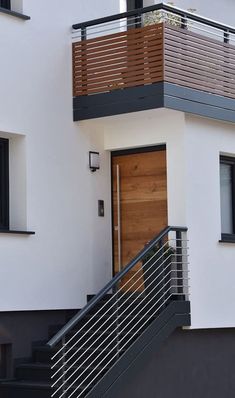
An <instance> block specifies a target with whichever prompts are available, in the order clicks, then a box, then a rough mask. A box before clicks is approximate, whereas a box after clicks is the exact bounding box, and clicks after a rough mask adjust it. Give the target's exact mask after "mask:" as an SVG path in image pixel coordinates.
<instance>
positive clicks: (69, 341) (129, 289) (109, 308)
mask: <svg viewBox="0 0 235 398" xmlns="http://www.w3.org/2000/svg"><path fill="white" fill-rule="evenodd" d="M168 250H169V249H168ZM166 253H167V251H166V252H165V253H164V254H163V255H162V256H164V255H165V254H166ZM157 254H158V252H157V253H155V254H154V255H153V256H152V257H151V258H150V259H149V260H148V261H147V262H146V263H145V264H143V267H142V268H144V267H146V266H147V265H148V263H149V262H150V261H152V259H153V258H154V257H155V256H156V255H157ZM162 256H161V257H162ZM161 257H160V258H161ZM160 258H158V259H157V261H159V259H160ZM167 259H168V258H167ZM167 259H165V260H164V261H167ZM163 263H164V262H163ZM163 263H161V264H160V265H159V266H158V268H156V269H155V270H154V271H153V273H155V272H156V271H157V270H158V269H159V268H160V267H161V266H162V264H163ZM154 265H155V263H153V264H152V265H151V266H150V268H149V270H150V269H151V268H153V267H154ZM149 270H148V271H149ZM139 272H142V269H141V268H140V269H139V270H138V271H137V272H136V273H135V274H134V275H133V276H132V277H131V278H130V279H129V280H128V281H127V282H126V283H125V285H123V286H122V289H123V288H124V287H125V286H126V285H127V284H129V283H130V281H131V280H132V279H133V278H134V277H136V275H137V274H138V273H139ZM151 275H152V274H151ZM151 275H150V276H149V277H148V278H147V279H146V280H145V282H146V281H147V280H148V279H149V278H150V277H151ZM141 279H143V275H141V276H140V277H139V278H138V279H137V280H136V281H135V283H134V284H132V285H131V286H130V287H129V288H128V290H126V291H125V292H124V294H123V295H122V297H121V299H123V296H124V295H126V294H127V293H128V292H129V291H131V290H132V288H133V287H134V285H136V284H137V283H138V281H140V280H141ZM145 282H143V283H142V284H141V285H140V286H142V285H143V284H144V283H145ZM118 294H119V292H117V293H115V294H114V295H113V297H111V298H110V299H109V301H113V298H115V297H116V296H117V295H118ZM134 294H135V292H132V294H131V295H130V296H129V295H128V297H127V299H126V300H125V301H122V303H121V305H120V306H119V307H118V309H117V310H120V308H121V307H123V305H124V304H125V303H126V302H127V301H128V300H130V298H131V297H132V296H133V295H134ZM109 301H107V303H105V305H104V306H103V307H101V308H100V309H99V310H98V311H97V312H96V313H95V314H93V315H92V317H91V318H90V320H89V321H88V322H87V323H85V325H83V326H82V328H81V329H79V330H78V331H77V332H76V333H75V334H74V336H72V337H71V338H70V339H69V340H68V341H67V342H66V345H68V344H69V343H71V341H72V340H74V338H75V337H76V336H77V335H78V334H79V333H80V332H81V331H82V330H84V328H85V327H87V325H88V324H89V323H90V322H91V321H92V320H93V319H94V318H95V317H97V316H98V315H99V313H100V312H101V311H102V310H103V309H104V307H106V306H107V304H108V303H109ZM116 304H117V302H114V304H113V305H112V306H111V307H108V309H107V311H106V312H105V313H102V314H101V315H100V319H98V320H97V321H96V322H95V323H94V324H92V328H94V326H96V325H97V323H98V322H99V321H100V320H101V319H102V318H104V316H105V315H106V314H107V313H108V312H109V311H110V310H111V309H112V308H114V307H115V306H116ZM117 310H116V311H117ZM114 313H115V312H114ZM114 313H113V314H114ZM113 314H112V315H113ZM108 320H109V319H107V320H106V321H105V322H104V323H103V326H104V325H105V324H106V323H107V322H108ZM87 333H89V329H88V330H87V331H86V333H85V335H86V334H87ZM83 337H85V336H82V337H81V338H80V339H79V340H77V341H76V343H74V345H73V346H71V347H70V349H69V351H70V350H72V349H73V348H74V346H75V345H76V344H77V343H79V342H80V341H81V340H82V339H83ZM90 339H91V337H90ZM88 341H89V339H88V340H87V341H86V343H87V342H88ZM80 348H82V346H81V347H80ZM62 350H63V348H61V349H60V350H59V351H58V353H57V355H58V354H59V353H60V352H61V351H62ZM69 351H67V352H66V353H65V354H64V356H65V355H67V354H68V352H69ZM57 355H54V356H53V357H52V360H54V359H55V358H56V356H57ZM61 358H63V357H60V358H59V360H58V361H57V362H56V363H55V364H54V365H53V368H54V367H55V366H56V365H57V363H58V362H59V361H61Z"/></svg>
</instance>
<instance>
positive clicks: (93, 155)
mask: <svg viewBox="0 0 235 398" xmlns="http://www.w3.org/2000/svg"><path fill="white" fill-rule="evenodd" d="M89 167H90V170H91V171H92V172H94V171H96V170H99V168H100V154H99V152H92V151H90V152H89Z"/></svg>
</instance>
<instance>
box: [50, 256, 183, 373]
mask: <svg viewBox="0 0 235 398" xmlns="http://www.w3.org/2000/svg"><path fill="white" fill-rule="evenodd" d="M167 260H168V259H166V260H165V261H167ZM163 263H164V262H163ZM163 263H161V264H160V265H159V267H158V268H157V269H155V270H154V271H153V272H152V273H151V274H150V275H149V276H148V278H146V279H145V281H144V282H143V283H141V284H140V285H139V286H138V287H141V286H143V285H144V284H145V283H146V282H147V280H149V279H150V278H151V276H152V275H153V274H154V273H155V272H156V271H157V270H158V269H159V268H160V267H162V265H163ZM186 264H188V263H184V265H186ZM154 265H155V263H154V264H152V265H151V267H150V268H152V267H153V266H154ZM169 265H170V264H169ZM169 265H168V266H169ZM168 266H167V267H168ZM167 267H166V268H167ZM150 268H149V269H150ZM166 268H165V269H164V270H163V271H162V272H164V271H165V270H166ZM162 272H161V273H162ZM161 273H160V274H161ZM160 274H158V276H157V278H159V276H160ZM140 279H142V276H141V277H140V278H139V279H137V280H136V281H135V283H134V284H132V285H131V288H133V286H134V285H135V284H136V283H137V282H138V280H140ZM152 283H153V282H151V284H152ZM149 286H150V285H149ZM134 293H135V292H133V293H132V294H131V296H130V297H128V300H129V299H130V298H131V297H132V296H133V295H134ZM141 294H143V292H142V293H141ZM141 294H140V296H141ZM121 298H123V296H122V297H121ZM138 298H139V297H136V298H135V299H134V300H133V302H131V303H130V304H129V306H128V307H126V309H125V311H124V312H123V314H124V313H125V312H126V311H127V309H128V308H130V307H131V306H132V305H133V303H135V301H136V300H138ZM128 300H126V301H124V302H122V304H121V305H120V306H119V307H118V308H117V311H120V308H121V307H122V306H123V305H124V304H125V303H126V302H127V301H128ZM115 305H116V303H115ZM114 314H115V312H114V313H112V315H111V316H110V317H108V318H107V319H106V321H105V322H104V323H102V327H103V326H104V325H105V324H106V323H107V322H109V320H110V318H113V316H114ZM95 316H97V313H96V314H95ZM102 317H103V316H101V317H100V318H99V319H98V320H97V322H96V323H95V324H94V325H93V327H94V326H95V325H96V324H97V323H99V322H100V320H102ZM114 323H115V321H113V322H112V323H111V324H109V326H108V328H107V329H106V331H107V330H108V329H109V328H110V327H111V326H112V325H113V324H114ZM106 331H105V332H106ZM80 332H81V330H79V331H78V332H76V335H77V334H79V333H80ZM105 332H103V334H104V333H105ZM100 337H101V336H99V338H100ZM82 339H83V337H82V338H80V339H79V340H77V341H76V342H75V343H74V344H73V345H72V346H71V347H69V349H68V350H67V351H66V352H65V353H64V354H63V355H62V356H61V357H60V358H59V360H57V362H56V363H55V364H53V366H52V369H53V368H55V367H56V365H57V364H58V363H59V362H60V361H61V360H62V359H63V358H64V357H65V356H66V355H68V353H69V352H70V351H71V350H72V349H73V348H74V347H75V346H76V345H77V344H78V343H79V342H80V341H81V340H82ZM91 339H92V336H90V338H89V339H88V340H86V344H87V343H88V342H89V341H90V340H91ZM97 340H98V339H97ZM97 340H96V341H97ZM71 341H72V339H70V340H69V341H68V342H66V344H65V346H67V345H68V344H69V343H70V342H71ZM96 341H95V342H96ZM105 341H106V340H104V341H103V342H105ZM83 346H84V345H80V346H79V348H80V349H81V348H83ZM63 348H64V347H63ZM87 351H88V349H87V350H86V351H85V352H83V353H82V354H81V356H80V357H79V358H78V359H80V358H81V357H82V356H83V355H85V354H86V352H87ZM74 355H75V353H74V354H73V355H72V356H71V357H70V358H69V359H68V361H70V360H71V359H72V358H73V356H74ZM68 361H67V362H68ZM61 368H62V366H61ZM61 368H59V369H58V370H57V371H56V372H55V373H54V375H53V378H54V377H55V376H56V374H57V373H58V372H59V371H60V370H61Z"/></svg>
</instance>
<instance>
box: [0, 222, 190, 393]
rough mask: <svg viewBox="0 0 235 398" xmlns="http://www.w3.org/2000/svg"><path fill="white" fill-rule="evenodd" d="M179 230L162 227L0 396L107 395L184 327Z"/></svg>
mask: <svg viewBox="0 0 235 398" xmlns="http://www.w3.org/2000/svg"><path fill="white" fill-rule="evenodd" d="M187 262H188V260H187V239H186V228H177V227H167V228H166V229H165V230H164V231H162V233H161V234H159V235H158V236H157V237H155V238H154V239H153V240H152V241H151V242H149V244H148V245H147V246H146V247H145V248H144V249H143V250H142V251H141V252H140V253H139V254H138V255H137V256H136V257H135V258H134V259H133V261H132V262H131V263H129V264H128V265H127V266H126V267H125V268H124V269H123V270H122V271H121V272H120V273H119V274H117V275H116V276H115V277H114V278H113V279H112V281H111V282H109V283H108V284H107V286H106V287H105V288H104V289H103V290H102V291H101V292H100V293H99V294H98V295H96V296H94V297H93V298H91V299H90V300H89V301H88V303H87V305H86V306H85V307H84V308H83V309H82V310H81V311H79V312H78V314H76V315H75V316H74V317H73V318H72V319H71V320H70V321H69V322H68V323H67V324H66V325H65V326H64V327H63V328H62V329H60V330H54V331H53V333H52V334H53V335H54V334H55V335H54V336H53V337H52V338H51V340H50V341H49V342H48V343H47V344H46V345H44V346H41V347H40V346H38V347H34V349H33V355H32V361H31V362H30V363H27V364H22V365H19V366H17V368H16V372H15V379H14V380H12V381H5V382H3V383H1V384H0V397H1V398H21V397H22V398H29V397H30V398H49V397H55V398H62V397H66V398H70V397H71V398H75V397H76V398H78V397H79V398H80V397H81V398H83V397H87V398H88V397H89V398H98V397H107V398H111V397H112V389H115V385H116V384H117V383H122V382H123V380H124V379H123V375H124V373H125V377H126V376H127V374H128V371H130V369H131V367H133V366H136V364H137V365H138V363H141V358H144V357H146V355H148V352H149V351H151V350H156V349H157V347H158V346H159V345H160V344H161V343H162V342H163V341H164V339H166V338H167V337H168V336H169V335H170V334H171V333H172V332H173V331H174V330H175V328H177V327H182V326H188V325H190V305H189V302H188V301H187V300H186V296H187V281H188V274H187V272H188V271H187Z"/></svg>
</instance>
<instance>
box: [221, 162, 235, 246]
mask: <svg viewBox="0 0 235 398" xmlns="http://www.w3.org/2000/svg"><path fill="white" fill-rule="evenodd" d="M220 203H221V232H222V239H224V240H234V239H235V158H232V157H227V156H221V157H220Z"/></svg>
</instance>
